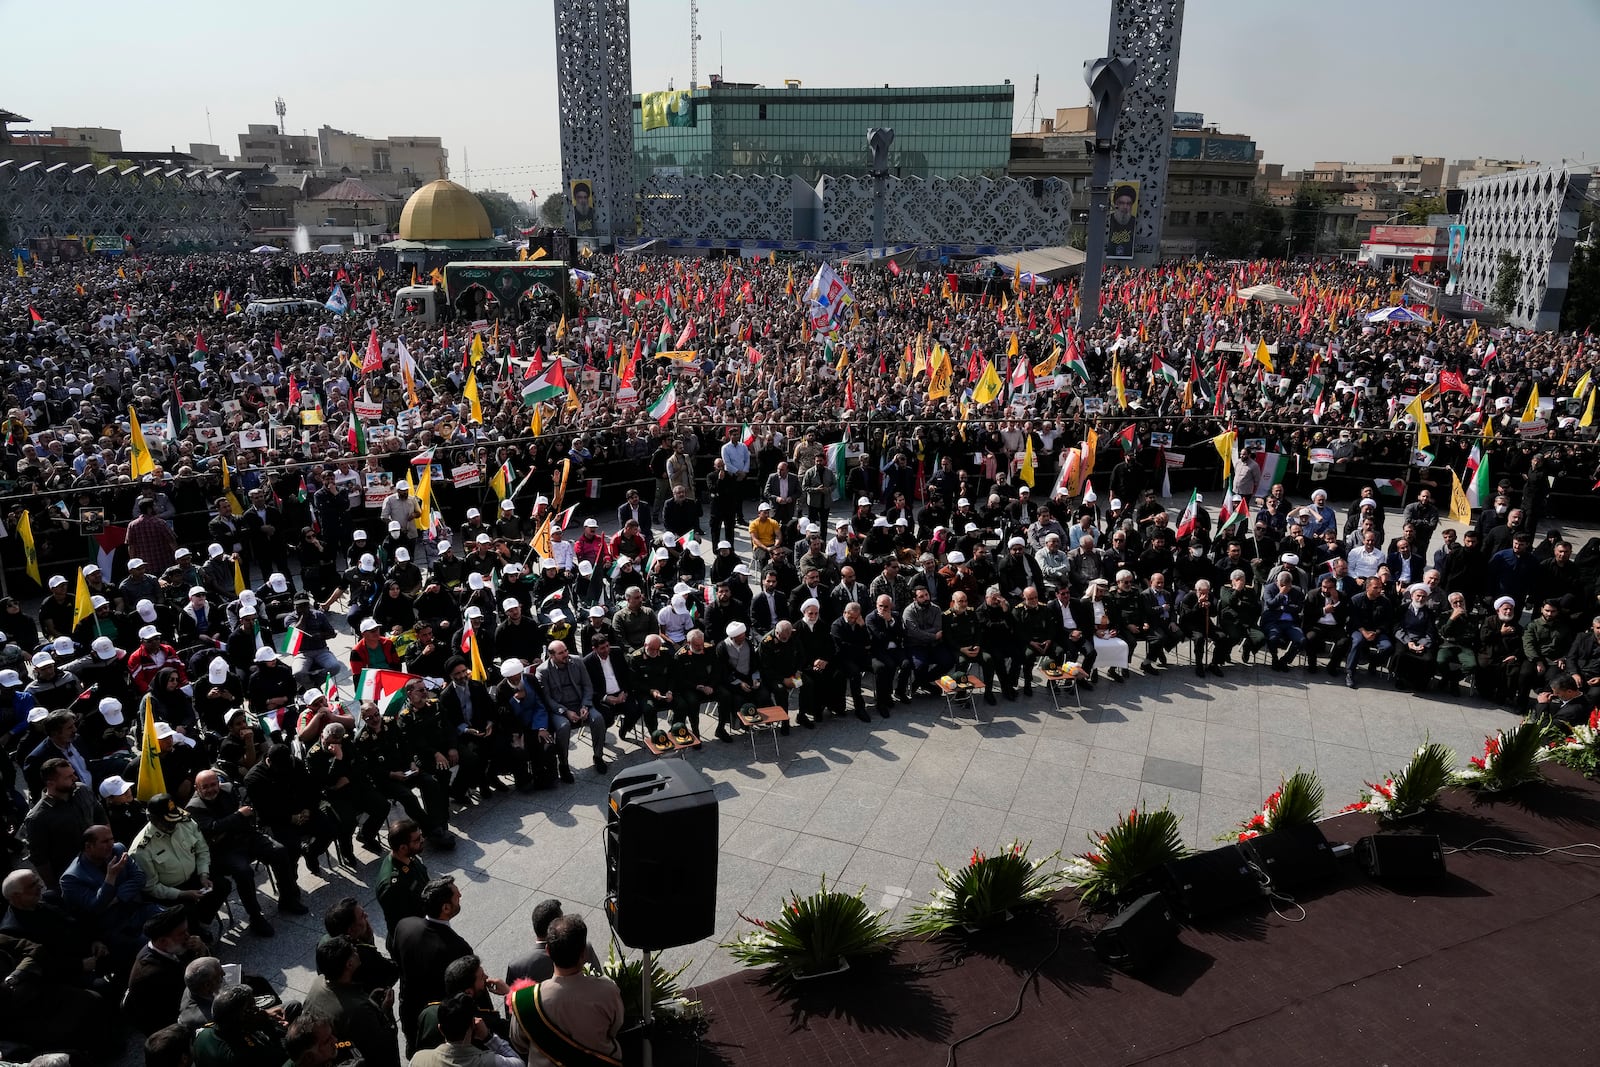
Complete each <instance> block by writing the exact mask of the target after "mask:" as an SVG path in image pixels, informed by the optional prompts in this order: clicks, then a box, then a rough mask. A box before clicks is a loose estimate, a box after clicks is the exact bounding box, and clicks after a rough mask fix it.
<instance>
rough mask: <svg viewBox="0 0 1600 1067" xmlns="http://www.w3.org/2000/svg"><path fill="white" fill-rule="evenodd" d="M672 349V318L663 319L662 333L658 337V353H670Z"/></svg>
mask: <svg viewBox="0 0 1600 1067" xmlns="http://www.w3.org/2000/svg"><path fill="white" fill-rule="evenodd" d="M671 348H672V320H671V319H670V318H666V317H663V318H662V320H661V332H660V333H659V334H657V335H656V351H657V352H666V351H669V350H670V349H671Z"/></svg>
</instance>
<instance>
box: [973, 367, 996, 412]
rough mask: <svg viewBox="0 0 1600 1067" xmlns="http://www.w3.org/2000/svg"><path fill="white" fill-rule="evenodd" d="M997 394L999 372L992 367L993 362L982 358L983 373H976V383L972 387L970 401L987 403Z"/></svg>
mask: <svg viewBox="0 0 1600 1067" xmlns="http://www.w3.org/2000/svg"><path fill="white" fill-rule="evenodd" d="M999 395H1000V373H999V372H998V371H996V370H995V369H994V364H993V363H990V362H989V361H988V360H984V362H983V373H982V374H980V375H978V384H977V385H976V386H974V387H973V389H972V402H973V403H974V404H987V403H989V401H991V400H993V399H994V398H995V397H997V396H999Z"/></svg>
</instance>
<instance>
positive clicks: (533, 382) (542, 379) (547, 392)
mask: <svg viewBox="0 0 1600 1067" xmlns="http://www.w3.org/2000/svg"><path fill="white" fill-rule="evenodd" d="M566 393H567V375H566V372H565V371H563V370H562V366H561V360H560V359H554V360H552V361H551V363H550V366H549V368H548V369H547V370H545V372H544V373H543V374H540V375H539V376H538V377H536V378H530V379H529V380H528V381H527V382H526V383H525V384H524V385H523V387H522V403H523V405H524V406H526V407H530V408H531V407H533V406H534V405H535V404H539V403H543V402H545V401H552V402H553V401H556V400H559V399H560V398H561V397H563V396H565V395H566Z"/></svg>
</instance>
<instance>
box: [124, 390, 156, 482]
mask: <svg viewBox="0 0 1600 1067" xmlns="http://www.w3.org/2000/svg"><path fill="white" fill-rule="evenodd" d="M128 439H129V442H130V447H131V448H132V449H133V456H132V458H131V459H130V460H129V467H130V473H131V474H132V476H133V478H134V479H135V480H137V479H139V478H143V477H144V476H145V475H146V474H154V473H155V470H156V461H155V459H154V457H152V456H151V455H150V446H149V445H146V444H145V443H144V431H143V430H142V429H140V428H139V416H138V415H137V414H136V413H135V412H134V410H133V405H132V404H129V405H128Z"/></svg>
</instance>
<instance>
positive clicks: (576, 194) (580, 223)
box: [568, 178, 596, 237]
mask: <svg viewBox="0 0 1600 1067" xmlns="http://www.w3.org/2000/svg"><path fill="white" fill-rule="evenodd" d="M568 198H569V199H570V200H571V202H572V232H573V233H574V234H576V235H577V236H579V237H593V236H595V233H596V230H595V224H594V183H593V182H591V181H589V180H588V179H587V178H574V179H573V180H572V186H571V188H570V189H568Z"/></svg>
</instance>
